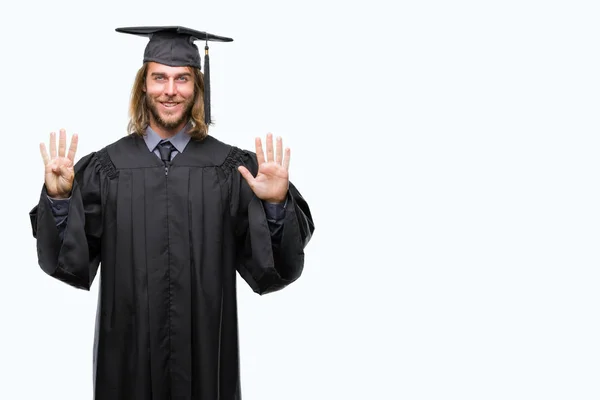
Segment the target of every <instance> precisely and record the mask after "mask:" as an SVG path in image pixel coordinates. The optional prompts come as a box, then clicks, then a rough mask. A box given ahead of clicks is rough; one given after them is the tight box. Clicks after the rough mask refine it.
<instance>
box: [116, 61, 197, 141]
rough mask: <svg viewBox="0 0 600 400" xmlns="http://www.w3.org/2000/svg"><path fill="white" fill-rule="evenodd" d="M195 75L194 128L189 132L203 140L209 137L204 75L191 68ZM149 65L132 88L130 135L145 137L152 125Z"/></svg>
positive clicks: (128, 129) (138, 73)
mask: <svg viewBox="0 0 600 400" xmlns="http://www.w3.org/2000/svg"><path fill="white" fill-rule="evenodd" d="M190 70H193V74H194V102H193V106H192V112H191V116H190V119H191V121H192V127H191V128H190V130H189V131H188V133H189V135H190V136H191V137H192V138H193V139H203V138H204V137H206V135H208V126H207V125H206V123H205V122H204V75H203V74H202V72H200V70H199V69H198V68H192V67H190ZM147 72H148V63H144V65H142V67H141V68H140V69H139V70H138V72H137V74H136V76H135V82H134V83H133V87H132V88H131V100H130V102H129V123H128V124H127V132H128V133H129V134H130V135H140V136H143V135H144V133H145V132H146V128H147V127H148V124H149V123H150V110H149V109H148V105H147V104H146V93H145V92H144V90H143V89H144V86H145V85H146V75H147Z"/></svg>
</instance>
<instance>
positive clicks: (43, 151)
mask: <svg viewBox="0 0 600 400" xmlns="http://www.w3.org/2000/svg"><path fill="white" fill-rule="evenodd" d="M40 154H41V155H42V160H44V165H48V163H49V162H50V156H49V155H48V150H46V145H45V144H44V143H40Z"/></svg>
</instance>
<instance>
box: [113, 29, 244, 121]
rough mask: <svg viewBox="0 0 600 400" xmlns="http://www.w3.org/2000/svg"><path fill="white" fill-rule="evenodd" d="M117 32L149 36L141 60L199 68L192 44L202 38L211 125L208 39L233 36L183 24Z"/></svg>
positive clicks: (207, 113) (206, 105) (206, 111)
mask: <svg viewBox="0 0 600 400" xmlns="http://www.w3.org/2000/svg"><path fill="white" fill-rule="evenodd" d="M116 31H117V32H121V33H130V34H132V35H138V36H145V37H149V38H150V41H149V42H148V44H147V45H146V50H145V51H144V62H148V61H154V62H157V63H160V64H165V65H169V66H171V67H183V66H190V67H195V68H198V69H202V68H201V65H200V52H199V51H198V47H196V45H195V44H194V41H196V40H204V41H205V42H206V44H205V46H204V116H205V121H206V123H207V124H210V122H211V118H210V65H209V57H208V42H209V41H213V42H231V41H233V39H231V38H228V37H223V36H217V35H213V34H211V33H207V32H200V31H196V30H193V29H189V28H185V27H182V26H140V27H129V28H117V29H116Z"/></svg>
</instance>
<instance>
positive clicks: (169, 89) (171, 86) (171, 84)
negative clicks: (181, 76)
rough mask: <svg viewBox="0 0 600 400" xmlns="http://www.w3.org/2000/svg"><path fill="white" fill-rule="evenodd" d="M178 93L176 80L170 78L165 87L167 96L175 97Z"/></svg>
mask: <svg viewBox="0 0 600 400" xmlns="http://www.w3.org/2000/svg"><path fill="white" fill-rule="evenodd" d="M176 93H177V85H176V84H175V80H174V79H173V78H170V79H169V81H168V82H167V84H166V85H165V94H166V95H167V96H175V94H176Z"/></svg>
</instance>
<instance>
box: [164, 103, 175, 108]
mask: <svg viewBox="0 0 600 400" xmlns="http://www.w3.org/2000/svg"><path fill="white" fill-rule="evenodd" d="M161 104H162V105H163V106H165V107H167V108H172V107H175V106H177V105H178V104H179V103H173V102H163V103H161Z"/></svg>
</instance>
